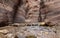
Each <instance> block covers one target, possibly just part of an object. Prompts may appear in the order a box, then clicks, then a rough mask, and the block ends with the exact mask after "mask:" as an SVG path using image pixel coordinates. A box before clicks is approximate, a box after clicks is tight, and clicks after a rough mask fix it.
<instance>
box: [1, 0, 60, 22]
mask: <svg viewBox="0 0 60 38" xmlns="http://www.w3.org/2000/svg"><path fill="white" fill-rule="evenodd" d="M17 2H18V0H6V1H5V0H0V10H1V13H2V12H4V13H5V12H6V13H7V16H8V20H9V22H12V19H13V14H14V11H13V10H14V8H13V7H14V5H15V4H17ZM22 2H23V3H22V4H21V5H20V6H19V7H18V10H17V13H16V16H15V22H25V20H30V22H38V16H39V8H40V0H22ZM44 2H45V5H47V6H48V8H47V10H49V12H48V14H47V19H45V20H46V21H54V22H59V16H60V15H59V14H60V13H59V10H60V8H59V7H60V6H59V4H60V1H59V0H44ZM26 10H27V11H26ZM43 11H44V10H43ZM42 17H44V14H43V15H42ZM50 17H51V18H50ZM57 18H58V19H57ZM21 20H22V21H21ZM56 20H58V21H56Z"/></svg>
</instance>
